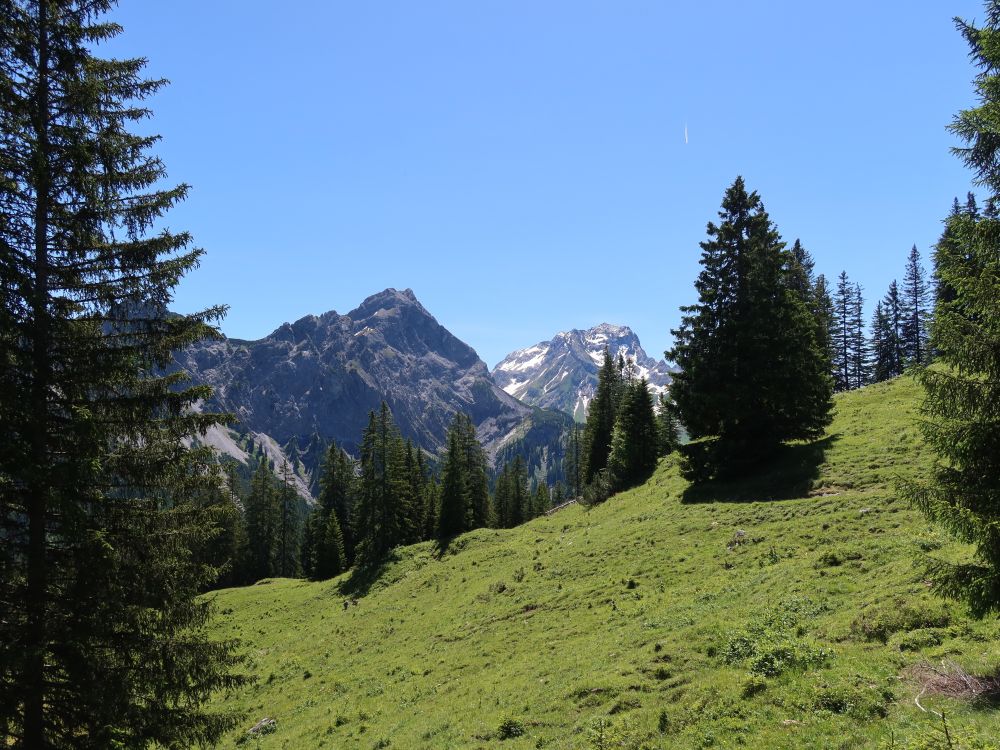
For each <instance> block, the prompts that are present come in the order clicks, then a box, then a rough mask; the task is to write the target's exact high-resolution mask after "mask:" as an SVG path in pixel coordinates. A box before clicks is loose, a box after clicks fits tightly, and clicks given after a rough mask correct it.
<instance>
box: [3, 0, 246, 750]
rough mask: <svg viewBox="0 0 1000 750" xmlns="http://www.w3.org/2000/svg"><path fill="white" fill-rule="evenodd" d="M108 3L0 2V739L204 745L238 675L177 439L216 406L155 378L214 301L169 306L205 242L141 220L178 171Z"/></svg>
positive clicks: (192, 454) (197, 456)
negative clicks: (213, 634)
mask: <svg viewBox="0 0 1000 750" xmlns="http://www.w3.org/2000/svg"><path fill="white" fill-rule="evenodd" d="M112 6H113V3H112V2H111V1H110V0H88V1H87V2H84V1H83V0H47V1H46V2H37V1H36V0H4V2H3V3H2V6H0V19H2V22H0V290H2V293H0V370H2V374H0V494H2V500H0V510H2V512H3V515H2V516H0V525H2V526H0V538H2V540H3V542H2V545H0V546H2V547H3V548H4V551H3V552H2V553H0V559H2V561H3V562H2V565H0V612H2V615H0V730H2V731H3V732H4V735H5V736H4V737H3V738H2V739H0V743H2V744H3V745H4V746H13V747H16V748H31V749H32V750H34V749H36V748H69V747H74V748H76V747H93V748H99V747H100V748H104V747H139V746H149V745H152V744H156V745H158V746H163V747H190V746H194V745H197V744H201V743H210V742H212V741H214V740H215V739H216V738H218V736H219V735H220V733H221V732H222V731H223V730H224V729H225V728H226V727H227V726H229V725H231V720H230V719H231V717H226V716H224V715H220V714H218V713H216V712H214V711H213V712H211V713H209V712H206V711H205V710H204V709H203V704H204V701H205V700H206V699H207V698H208V696H209V695H210V694H211V693H212V692H213V691H214V690H216V689H218V688H222V687H224V686H226V685H230V684H233V683H234V682H235V681H238V680H236V678H233V677H232V676H231V675H230V668H231V665H232V664H233V663H234V659H233V656H232V650H231V648H232V647H231V644H229V643H220V642H216V641H212V640H209V639H208V638H207V637H206V635H205V624H206V622H207V620H208V617H209V613H210V610H211V604H210V603H209V602H208V601H205V600H198V599H197V598H196V596H197V594H198V592H199V591H201V590H203V589H204V588H205V587H206V586H208V585H211V583H212V582H213V581H214V580H215V579H216V578H217V575H218V571H216V570H213V569H212V566H211V565H209V564H206V563H205V562H204V561H205V559H206V554H205V545H206V544H208V543H209V542H210V540H211V539H212V537H213V536H214V535H215V534H216V527H215V523H214V522H213V520H212V518H211V513H210V512H207V511H206V508H207V507H208V506H210V505H211V502H210V501H208V497H209V496H210V495H214V493H216V491H217V489H218V487H219V477H218V473H217V470H216V469H215V468H213V467H212V465H211V455H210V451H209V450H208V449H205V448H193V447H191V448H189V447H186V446H189V445H191V440H192V439H194V438H196V437H197V436H198V435H199V434H201V433H203V432H204V430H206V429H207V428H208V427H210V426H212V425H214V424H219V423H221V422H222V421H224V420H223V418H222V417H221V416H220V415H213V414H206V413H200V412H198V411H195V410H194V408H193V406H194V405H195V404H196V403H198V402H199V401H202V400H204V399H206V398H207V397H208V396H209V395H210V389H208V388H204V387H200V388H191V387H188V386H187V385H186V384H185V376H184V374H183V373H179V372H175V373H172V374H164V371H165V369H166V368H167V366H168V365H169V364H170V362H171V359H172V357H171V353H172V352H173V351H175V350H177V349H180V348H183V347H184V346H187V345H189V344H191V343H193V342H195V341H198V340H201V339H204V338H207V337H210V336H212V335H215V334H214V329H213V328H212V327H211V325H210V324H211V323H212V322H213V321H215V320H217V319H218V318H219V317H220V316H221V313H222V312H223V310H222V309H221V308H213V309H211V310H207V311H204V312H202V313H198V314H193V315H185V316H176V317H168V316H166V315H165V314H164V312H165V308H166V305H168V304H169V303H170V301H171V299H172V296H173V293H174V289H175V288H176V286H177V284H178V283H179V281H180V279H181V278H182V277H183V276H184V275H185V274H186V273H187V272H188V271H190V270H191V269H192V268H194V267H195V266H196V265H197V264H198V261H199V257H200V256H201V251H200V250H197V249H194V248H192V246H191V238H190V236H189V235H188V234H187V233H183V232H182V233H172V232H169V231H166V230H156V227H157V226H158V225H159V220H160V218H161V217H162V216H164V214H165V213H166V212H167V211H168V210H169V209H170V208H171V207H172V206H173V205H175V204H176V203H178V202H179V201H181V200H183V199H184V197H185V195H186V193H187V187H186V186H184V185H180V186H177V187H169V186H167V185H165V184H164V182H163V181H164V180H165V177H166V170H165V168H164V165H163V164H162V163H161V161H160V160H159V159H158V158H157V157H156V156H155V155H153V154H152V153H151V148H152V147H153V146H154V145H155V144H156V141H157V138H156V137H155V136H151V135H147V134H142V135H138V134H135V133H133V132H131V129H133V128H135V127H136V123H137V122H138V121H139V120H144V119H146V118H147V116H148V115H149V110H148V109H147V108H146V107H145V106H144V103H143V100H145V99H146V98H148V97H149V96H151V95H152V94H154V93H155V92H156V91H157V90H158V89H160V88H161V87H162V86H163V84H164V82H163V81H155V80H146V79H145V78H144V77H143V67H144V64H145V61H144V60H142V59H111V58H107V59H104V58H101V57H99V56H98V52H99V50H100V48H101V45H102V44H103V43H104V42H107V41H108V40H109V39H111V38H112V37H115V36H117V35H118V34H119V33H120V32H121V29H120V27H119V26H118V25H116V24H113V23H110V22H107V21H105V20H104V19H103V16H104V14H105V13H106V12H107V11H108V10H109V9H110V8H111V7H112ZM140 129H141V130H145V127H142V128H140ZM11 743H13V744H12V745H11Z"/></svg>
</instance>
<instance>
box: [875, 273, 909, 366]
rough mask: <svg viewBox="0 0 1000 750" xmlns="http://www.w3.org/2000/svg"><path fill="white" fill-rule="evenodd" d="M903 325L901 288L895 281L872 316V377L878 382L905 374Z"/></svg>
mask: <svg viewBox="0 0 1000 750" xmlns="http://www.w3.org/2000/svg"><path fill="white" fill-rule="evenodd" d="M901 325H902V313H901V308H900V301H899V289H898V287H897V285H896V282H895V281H893V282H892V283H891V284H889V291H887V292H886V294H885V297H883V298H882V301H881V302H879V303H878V305H877V306H876V308H875V316H874V317H873V318H872V379H873V380H874V381H875V382H876V383H878V382H881V381H883V380H889V379H890V378H894V377H897V376H898V375H902V374H903V363H904V356H903V347H902V339H901V335H900V328H901Z"/></svg>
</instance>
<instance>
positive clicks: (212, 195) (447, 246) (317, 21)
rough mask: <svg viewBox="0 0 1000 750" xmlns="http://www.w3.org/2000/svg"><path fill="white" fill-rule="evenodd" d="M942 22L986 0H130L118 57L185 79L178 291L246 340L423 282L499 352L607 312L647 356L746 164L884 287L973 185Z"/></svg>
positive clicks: (158, 124) (474, 336) (157, 102)
mask: <svg viewBox="0 0 1000 750" xmlns="http://www.w3.org/2000/svg"><path fill="white" fill-rule="evenodd" d="M955 15H958V16H962V17H965V18H982V16H983V9H982V5H981V3H979V2H971V1H970V0H953V1H951V2H939V1H938V0H934V2H929V1H925V2H912V1H910V2H895V1H893V2H888V1H885V2H878V3H872V2H870V0H865V1H864V2H861V1H860V0H844V1H842V2H839V3H822V4H820V3H803V2H801V0H796V1H795V2H786V1H785V0H771V1H769V2H766V3H745V2H735V1H731V2H722V1H721V0H702V1H701V2H696V3H677V2H668V1H667V0H661V1H660V2H650V1H646V0H627V1H626V2H611V1H610V0H608V1H604V2H589V1H587V0H565V1H564V0H475V1H474V2H470V1H469V0H461V1H459V0H454V1H448V2H444V1H442V0H421V2H408V1H404V0H397V1H395V2H382V1H380V0H371V1H366V2H342V1H340V0H337V1H336V2H334V1H330V0H322V1H320V0H296V2H288V3H274V2H253V1H251V0H238V1H237V0H212V2H205V1H204V0H170V2H166V1H165V0H155V1H154V0H122V2H121V4H120V6H119V8H118V9H117V10H116V11H115V12H114V13H113V18H114V19H115V20H117V21H119V22H120V23H122V24H123V25H124V26H125V33H124V34H123V35H122V36H121V37H120V38H119V39H117V40H115V41H114V42H113V43H111V44H110V45H107V51H110V52H111V53H113V54H115V55H117V56H123V55H141V56H144V57H147V58H148V59H149V67H148V71H149V73H150V74H151V75H153V76H162V77H166V78H169V79H170V80H171V81H172V84H171V86H169V87H168V88H167V89H165V90H164V91H163V92H162V93H160V94H158V95H157V96H156V97H155V98H154V99H153V100H152V101H151V102H150V104H151V106H152V108H153V110H154V112H155V117H154V119H153V120H152V122H151V124H150V126H149V127H150V128H151V129H152V130H153V131H154V132H158V133H160V134H162V136H163V142H162V143H161V144H160V146H159V147H158V149H157V153H158V154H159V155H161V156H162V158H163V159H164V161H165V162H166V164H167V168H168V170H169V171H170V176H171V178H172V179H174V180H176V181H178V182H187V183H189V184H191V185H192V187H193V190H192V193H191V196H190V198H189V199H188V201H187V202H186V203H185V204H184V205H183V206H181V207H179V208H178V209H176V210H175V211H173V212H172V213H171V215H170V217H169V220H168V222H167V223H168V224H169V226H170V227H171V228H173V229H186V230H189V231H191V232H192V233H193V234H194V236H195V239H196V241H197V244H198V245H200V246H201V247H204V248H205V249H206V250H207V256H206V258H205V261H204V263H203V264H202V267H201V268H200V269H198V270H197V271H195V272H194V273H192V274H191V275H190V276H188V277H187V278H186V279H185V280H184V281H183V282H182V284H181V286H180V287H179V289H178V295H177V299H176V305H175V307H176V308H177V309H178V310H181V311H191V310H194V309H197V308H200V307H204V306H207V305H210V304H214V303H226V304H229V305H230V306H231V310H230V313H229V316H228V318H227V319H226V321H225V322H224V323H223V326H222V327H223V331H224V332H225V333H226V334H228V335H230V336H235V337H240V338H258V337H260V336H263V335H266V334H267V333H269V332H270V331H272V330H273V329H274V328H276V327H277V326H278V325H280V324H281V323H282V322H283V321H288V320H296V319H298V318H299V317H302V316H303V315H306V314H309V313H321V312H325V311H327V310H331V309H336V310H338V311H339V312H347V311H349V310H350V309H352V308H353V307H355V306H356V305H357V304H358V303H359V302H360V301H361V300H362V299H364V298H365V297H366V296H368V295H369V294H372V293H374V292H376V291H379V290H381V289H383V288H385V287H390V286H392V287H397V288H405V287H411V288H412V289H413V290H414V291H415V293H416V295H417V297H418V298H419V299H420V300H421V301H422V302H423V304H424V305H425V306H426V307H427V309H428V310H430V311H431V313H433V314H434V315H435V316H436V317H437V319H438V320H439V321H440V322H441V323H442V324H443V325H445V326H446V327H447V328H449V329H450V330H451V331H452V332H453V333H455V334H456V335H457V336H459V337H460V338H461V339H463V340H465V341H466V342H467V343H469V344H471V345H472V346H473V347H475V348H476V349H477V351H478V352H479V354H480V356H482V357H483V359H484V360H486V362H487V364H489V365H490V366H491V367H492V366H493V365H494V364H496V362H497V361H499V359H501V358H502V357H503V356H504V355H505V354H507V353H508V352H509V351H511V350H513V349H517V348H522V347H525V346H528V345H531V344H533V343H535V342H537V341H540V340H544V339H548V338H550V337H551V336H552V335H553V334H555V333H556V332H557V331H560V330H566V329H569V328H586V327H589V326H592V325H595V324H597V323H600V322H603V321H607V322H611V323H621V324H627V325H630V326H632V328H633V329H634V330H635V331H636V332H637V333H638V335H639V337H640V339H641V340H642V342H643V345H644V347H645V348H646V350H647V351H648V352H649V353H650V354H652V355H654V356H660V355H661V354H662V351H663V349H664V348H666V347H668V346H669V345H670V342H671V336H670V333H669V330H670V328H671V327H675V326H676V325H677V322H678V320H679V312H678V307H679V306H680V305H682V304H690V303H691V302H693V301H694V291H693V285H692V284H693V281H694V278H695V276H696V275H697V272H698V257H699V253H700V250H699V247H698V242H699V241H701V240H703V239H704V237H705V224H706V222H707V221H709V220H712V219H714V218H715V215H716V211H717V210H718V206H719V203H720V201H721V199H722V194H723V191H724V190H725V188H726V187H727V186H728V185H729V184H731V183H732V181H733V179H734V178H735V177H736V175H738V174H742V175H743V176H744V177H745V179H746V180H747V183H748V186H749V187H751V188H752V189H756V190H757V191H758V192H760V194H761V196H762V198H763V200H764V203H765V205H766V207H767V209H768V211H769V213H770V215H771V217H772V219H773V220H774V221H775V222H776V224H777V225H778V228H779V230H780V231H781V232H782V234H783V236H784V237H785V238H786V239H787V240H788V241H791V240H793V239H794V238H796V237H800V238H801V239H802V242H803V244H804V245H805V246H806V247H807V248H808V249H809V250H810V251H811V252H812V253H813V255H814V256H815V258H816V261H817V270H818V271H821V272H824V273H826V274H827V275H828V276H830V277H832V276H835V275H836V274H838V273H839V272H840V271H841V270H844V269H846V270H847V271H848V273H849V274H850V276H851V278H852V279H854V280H857V281H859V282H861V284H862V285H863V286H864V288H865V290H866V297H867V298H868V299H869V301H870V302H871V303H872V304H873V302H874V298H876V297H879V296H881V295H882V294H883V293H884V291H885V288H886V286H887V285H888V283H889V281H890V280H891V279H892V278H894V277H897V276H900V277H901V276H902V266H903V263H904V260H905V256H906V254H907V252H908V250H909V248H910V246H911V245H913V244H916V245H917V247H918V248H919V249H920V250H921V252H922V253H923V254H924V256H925V258H927V256H928V254H929V248H930V246H931V245H932V243H933V242H934V241H935V239H936V238H937V236H938V235H939V233H940V228H941V220H942V218H943V216H944V215H945V213H946V212H947V210H948V208H949V206H950V204H951V200H952V198H953V196H955V195H959V196H964V194H965V192H966V191H967V190H968V189H970V180H969V174H968V173H967V172H966V171H965V170H963V169H962V168H961V166H960V165H959V163H958V161H957V160H956V159H955V158H954V157H953V156H951V155H950V154H949V151H948V149H949V147H950V146H952V145H955V141H954V138H953V137H952V136H951V135H949V134H948V133H947V132H946V130H945V126H946V125H947V123H948V122H949V121H950V120H951V117H952V115H953V114H954V113H955V112H956V111H957V110H958V109H959V108H961V107H965V106H969V105H970V104H971V103H972V101H973V99H972V88H971V85H970V81H971V79H972V77H973V75H974V70H973V68H972V66H971V64H970V62H969V60H968V57H967V48H966V46H965V44H964V42H963V41H962V39H961V38H960V37H959V35H958V33H957V32H956V31H955V29H954V26H953V24H952V21H951V18H952V16H955ZM685 125H686V126H687V129H688V134H689V138H688V142H687V143H685V137H684V131H685ZM927 259H928V261H929V258H927ZM870 307H871V305H869V308H870Z"/></svg>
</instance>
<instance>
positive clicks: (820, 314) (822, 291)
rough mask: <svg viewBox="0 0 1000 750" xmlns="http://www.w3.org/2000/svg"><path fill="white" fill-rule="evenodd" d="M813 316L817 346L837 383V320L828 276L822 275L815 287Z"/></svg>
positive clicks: (828, 370)
mask: <svg viewBox="0 0 1000 750" xmlns="http://www.w3.org/2000/svg"><path fill="white" fill-rule="evenodd" d="M812 306H813V314H814V315H815V316H816V345H817V347H818V348H819V350H820V353H821V354H822V356H823V358H824V359H825V360H826V371H827V372H828V373H829V374H830V376H831V377H833V378H834V380H835V381H836V377H835V376H836V370H835V369H834V364H833V363H834V361H835V359H836V351H835V342H836V340H837V339H836V330H837V329H836V318H835V314H834V312H835V311H834V305H833V298H832V297H831V296H830V287H829V284H828V283H827V281H826V276H824V275H823V274H820V275H819V276H817V277H816V283H815V284H814V285H813V305H812Z"/></svg>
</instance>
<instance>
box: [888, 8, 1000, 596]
mask: <svg viewBox="0 0 1000 750" xmlns="http://www.w3.org/2000/svg"><path fill="white" fill-rule="evenodd" d="M986 7H987V21H986V25H985V26H983V27H982V28H976V27H975V26H973V25H971V24H968V23H965V22H958V25H959V29H960V30H961V32H962V33H963V35H964V36H965V38H966V40H967V41H968V43H969V46H970V47H971V49H972V57H973V59H974V60H975V62H976V63H977V65H978V66H979V68H980V72H979V74H978V75H977V77H976V79H975V85H976V91H977V93H978V95H979V106H977V107H974V108H972V109H968V110H964V111H962V112H960V113H959V114H958V115H957V116H956V117H955V120H954V122H953V124H952V125H951V130H952V132H953V133H955V134H956V135H958V136H959V137H960V138H961V139H962V140H963V141H965V143H966V144H967V146H966V147H965V148H960V149H956V153H957V154H958V155H959V156H960V157H961V158H962V160H963V161H964V162H965V164H966V165H967V166H969V167H971V168H972V169H973V170H974V171H975V173H976V179H977V181H978V182H979V183H980V184H981V185H982V186H984V187H985V188H987V189H988V190H989V191H990V193H991V197H995V196H996V195H997V194H998V193H1000V143H998V142H997V140H996V136H995V133H996V132H997V130H998V128H1000V115H998V112H997V101H998V97H997V94H996V92H997V86H998V83H1000V2H996V1H995V0H992V1H991V2H988V3H987V4H986ZM945 235H946V238H947V240H946V241H943V242H941V243H939V244H938V246H937V249H936V252H935V261H936V262H935V265H936V269H937V275H938V278H939V279H940V283H941V285H942V286H943V287H944V288H945V289H947V290H949V293H948V294H947V295H941V296H939V297H938V300H937V306H936V309H935V311H934V323H933V326H932V330H931V341H930V344H931V347H932V348H933V350H934V351H935V353H936V355H937V365H936V366H934V367H930V368H926V369H923V370H921V371H919V372H918V378H919V380H920V382H921V384H922V385H923V387H924V390H925V401H924V406H923V409H924V413H925V415H926V420H925V421H924V422H923V423H922V428H923V432H924V437H925V439H926V440H927V442H928V444H929V445H930V446H932V447H933V449H934V450H935V451H936V453H937V454H938V456H939V457H940V461H939V462H938V463H937V465H936V466H935V468H934V473H933V477H932V479H931V480H930V481H928V482H925V483H917V482H911V483H909V484H907V485H905V487H904V489H905V491H906V494H907V495H908V496H909V498H910V499H911V500H912V501H913V502H914V503H915V504H916V505H917V507H918V508H920V510H922V511H923V512H924V514H925V515H926V516H927V517H928V518H930V519H931V520H933V521H935V522H937V523H940V524H941V525H943V526H944V527H945V528H946V529H947V530H948V531H950V532H951V533H952V534H954V535H955V536H956V537H957V538H959V539H961V540H963V541H965V542H968V543H970V544H972V545H973V546H974V548H975V554H974V556H973V557H972V558H971V559H969V560H967V561H961V562H955V563H953V562H950V561H949V562H946V561H943V560H941V561H937V562H936V563H934V564H933V565H932V575H933V579H934V582H935V585H936V587H937V590H938V591H939V592H941V593H943V594H945V595H947V596H950V597H954V598H958V599H962V600H964V601H966V602H968V604H969V605H970V607H971V608H972V610H973V612H975V613H977V614H986V613H988V612H995V611H997V610H1000V411H998V409H1000V406H998V405H1000V304H998V300H1000V220H998V219H996V218H992V217H988V216H976V215H974V214H973V213H971V212H967V213H966V212H963V213H957V214H956V213H953V214H952V215H951V216H950V217H949V218H948V225H947V229H946V230H945Z"/></svg>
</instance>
